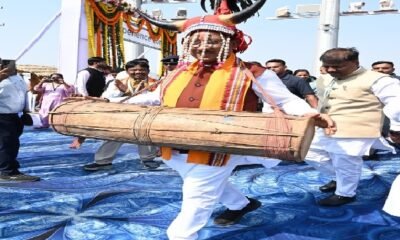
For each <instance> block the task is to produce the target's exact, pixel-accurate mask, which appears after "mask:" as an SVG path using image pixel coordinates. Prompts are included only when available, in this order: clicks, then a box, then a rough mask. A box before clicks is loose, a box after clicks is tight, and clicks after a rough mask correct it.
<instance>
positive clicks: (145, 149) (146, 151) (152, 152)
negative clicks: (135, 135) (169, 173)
mask: <svg viewBox="0 0 400 240" xmlns="http://www.w3.org/2000/svg"><path fill="white" fill-rule="evenodd" d="M138 152H139V157H140V161H141V162H142V164H143V165H144V166H145V167H146V168H149V169H156V168H158V167H159V166H160V162H157V161H154V159H155V158H156V157H157V154H158V152H159V148H158V147H156V146H151V145H138Z"/></svg>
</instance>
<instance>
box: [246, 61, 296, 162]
mask: <svg viewBox="0 0 400 240" xmlns="http://www.w3.org/2000/svg"><path fill="white" fill-rule="evenodd" d="M241 68H242V70H243V71H244V72H245V74H246V75H247V76H248V77H249V78H250V79H251V81H252V82H253V83H254V84H255V85H256V87H257V88H258V89H259V90H260V91H261V93H262V96H263V98H264V99H263V100H264V101H265V102H267V103H268V104H269V105H271V108H272V109H273V111H274V113H273V114H274V115H275V119H273V120H271V121H267V123H266V124H267V126H266V129H267V130H275V131H276V132H281V133H290V132H291V131H292V126H291V125H290V122H289V120H288V119H286V118H285V114H283V112H282V110H281V109H280V108H279V107H278V105H276V103H275V101H274V100H273V99H272V98H271V96H270V95H269V94H268V93H267V92H266V91H265V89H264V88H263V87H262V86H261V84H260V83H259V82H258V81H257V79H255V77H254V75H253V74H252V73H251V72H250V70H249V69H247V68H246V67H245V66H244V63H243V62H242V63H241ZM288 136H289V135H287V136H280V135H273V134H272V135H271V134H267V137H266V140H265V155H266V156H269V157H274V158H278V159H290V158H291V155H290V153H289V152H288V151H287V149H289V147H290V138H289V137H288ZM271 146H275V147H273V148H272V149H271Z"/></svg>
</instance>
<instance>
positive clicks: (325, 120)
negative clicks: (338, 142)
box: [304, 113, 337, 135]
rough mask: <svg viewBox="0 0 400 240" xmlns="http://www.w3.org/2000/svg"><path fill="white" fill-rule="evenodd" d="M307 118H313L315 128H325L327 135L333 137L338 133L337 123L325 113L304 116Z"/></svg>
mask: <svg viewBox="0 0 400 240" xmlns="http://www.w3.org/2000/svg"><path fill="white" fill-rule="evenodd" d="M304 116H305V117H312V118H314V120H315V126H317V127H320V128H324V130H325V134H326V135H333V134H335V133H336V131H337V128H336V123H335V122H334V121H333V120H332V118H331V117H330V116H329V115H328V114H324V113H310V114H306V115H304Z"/></svg>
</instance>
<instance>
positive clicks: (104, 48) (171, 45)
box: [85, 0, 177, 68]
mask: <svg viewBox="0 0 400 240" xmlns="http://www.w3.org/2000/svg"><path fill="white" fill-rule="evenodd" d="M85 14H86V20H87V26H88V54H89V57H92V56H102V57H103V58H104V59H106V62H107V64H109V65H111V66H112V67H114V68H123V67H124V62H125V60H124V59H125V54H124V52H125V49H124V31H123V29H124V28H123V24H124V23H125V24H126V26H127V28H128V30H129V31H131V32H133V33H138V32H140V31H141V30H142V28H143V26H146V28H147V32H148V33H149V37H150V39H151V40H153V41H158V40H160V39H161V42H162V49H161V52H162V55H163V56H166V55H168V54H176V43H177V33H175V32H171V31H167V30H165V29H161V28H158V27H154V26H153V25H151V24H150V23H149V22H147V21H146V20H144V19H138V18H134V17H133V11H132V8H131V5H130V4H128V3H126V2H125V1H123V0H86V1H85Z"/></svg>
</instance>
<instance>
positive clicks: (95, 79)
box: [85, 68, 106, 97]
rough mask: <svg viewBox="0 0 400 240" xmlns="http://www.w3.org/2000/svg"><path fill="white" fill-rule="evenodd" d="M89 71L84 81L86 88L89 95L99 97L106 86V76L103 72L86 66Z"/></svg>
mask: <svg viewBox="0 0 400 240" xmlns="http://www.w3.org/2000/svg"><path fill="white" fill-rule="evenodd" d="M85 70H87V71H88V72H89V73H90V77H89V79H88V81H87V83H86V90H87V92H88V94H89V96H91V97H100V96H101V94H102V93H103V91H104V87H105V86H106V78H105V77H104V74H103V73H102V72H100V71H99V70H96V69H94V68H86V69H85Z"/></svg>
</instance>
